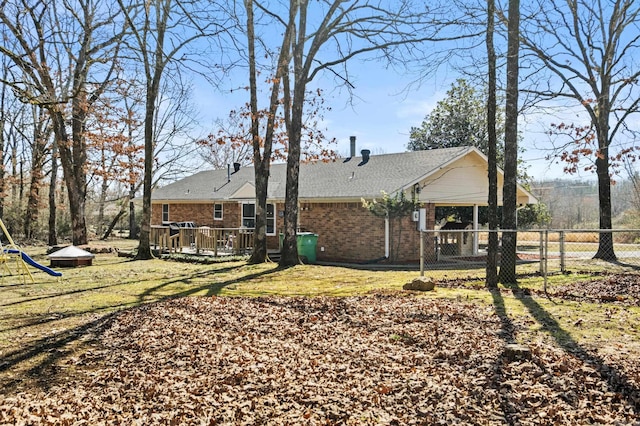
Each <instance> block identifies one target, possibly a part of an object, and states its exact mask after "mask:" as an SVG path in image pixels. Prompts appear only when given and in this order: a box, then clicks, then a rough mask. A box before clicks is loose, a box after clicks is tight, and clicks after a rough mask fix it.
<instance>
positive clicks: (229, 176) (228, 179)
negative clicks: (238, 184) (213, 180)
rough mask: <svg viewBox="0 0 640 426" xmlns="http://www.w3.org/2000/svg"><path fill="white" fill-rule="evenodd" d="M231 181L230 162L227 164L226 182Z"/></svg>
mask: <svg viewBox="0 0 640 426" xmlns="http://www.w3.org/2000/svg"><path fill="white" fill-rule="evenodd" d="M229 182H231V164H227V183H229Z"/></svg>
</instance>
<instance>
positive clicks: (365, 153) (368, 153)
mask: <svg viewBox="0 0 640 426" xmlns="http://www.w3.org/2000/svg"><path fill="white" fill-rule="evenodd" d="M360 154H362V162H363V163H366V162H367V161H369V156H371V151H370V150H368V149H363V150H362V151H360Z"/></svg>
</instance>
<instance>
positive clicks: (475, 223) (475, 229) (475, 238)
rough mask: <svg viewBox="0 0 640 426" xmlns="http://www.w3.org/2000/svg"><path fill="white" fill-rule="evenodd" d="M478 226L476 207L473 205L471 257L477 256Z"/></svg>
mask: <svg viewBox="0 0 640 426" xmlns="http://www.w3.org/2000/svg"><path fill="white" fill-rule="evenodd" d="M479 229H480V228H479V226H478V205H477V204H474V205H473V255H474V256H477V255H478V248H479V242H478V230H479Z"/></svg>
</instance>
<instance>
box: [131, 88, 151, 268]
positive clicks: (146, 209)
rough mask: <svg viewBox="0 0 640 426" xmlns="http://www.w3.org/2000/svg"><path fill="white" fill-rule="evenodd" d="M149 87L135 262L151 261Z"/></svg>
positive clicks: (148, 89) (149, 90)
mask: <svg viewBox="0 0 640 426" xmlns="http://www.w3.org/2000/svg"><path fill="white" fill-rule="evenodd" d="M152 91H153V89H152V88H151V87H149V88H147V92H148V93H147V104H146V113H145V123H144V178H143V190H142V191H143V192H142V221H141V224H140V240H139V243H138V252H137V254H136V257H135V258H136V260H148V259H153V253H151V242H150V237H151V189H152V188H151V187H152V176H153V150H154V143H153V118H154V116H155V114H154V112H155V95H153V94H152V93H150V92H152Z"/></svg>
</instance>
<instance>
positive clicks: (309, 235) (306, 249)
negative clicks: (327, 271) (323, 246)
mask: <svg viewBox="0 0 640 426" xmlns="http://www.w3.org/2000/svg"><path fill="white" fill-rule="evenodd" d="M279 237H280V250H282V243H283V242H284V234H280V235H279ZM296 243H297V245H298V256H300V257H304V258H306V259H307V262H308V263H316V247H317V245H318V234H314V233H313V232H300V233H298V234H297V236H296Z"/></svg>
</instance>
